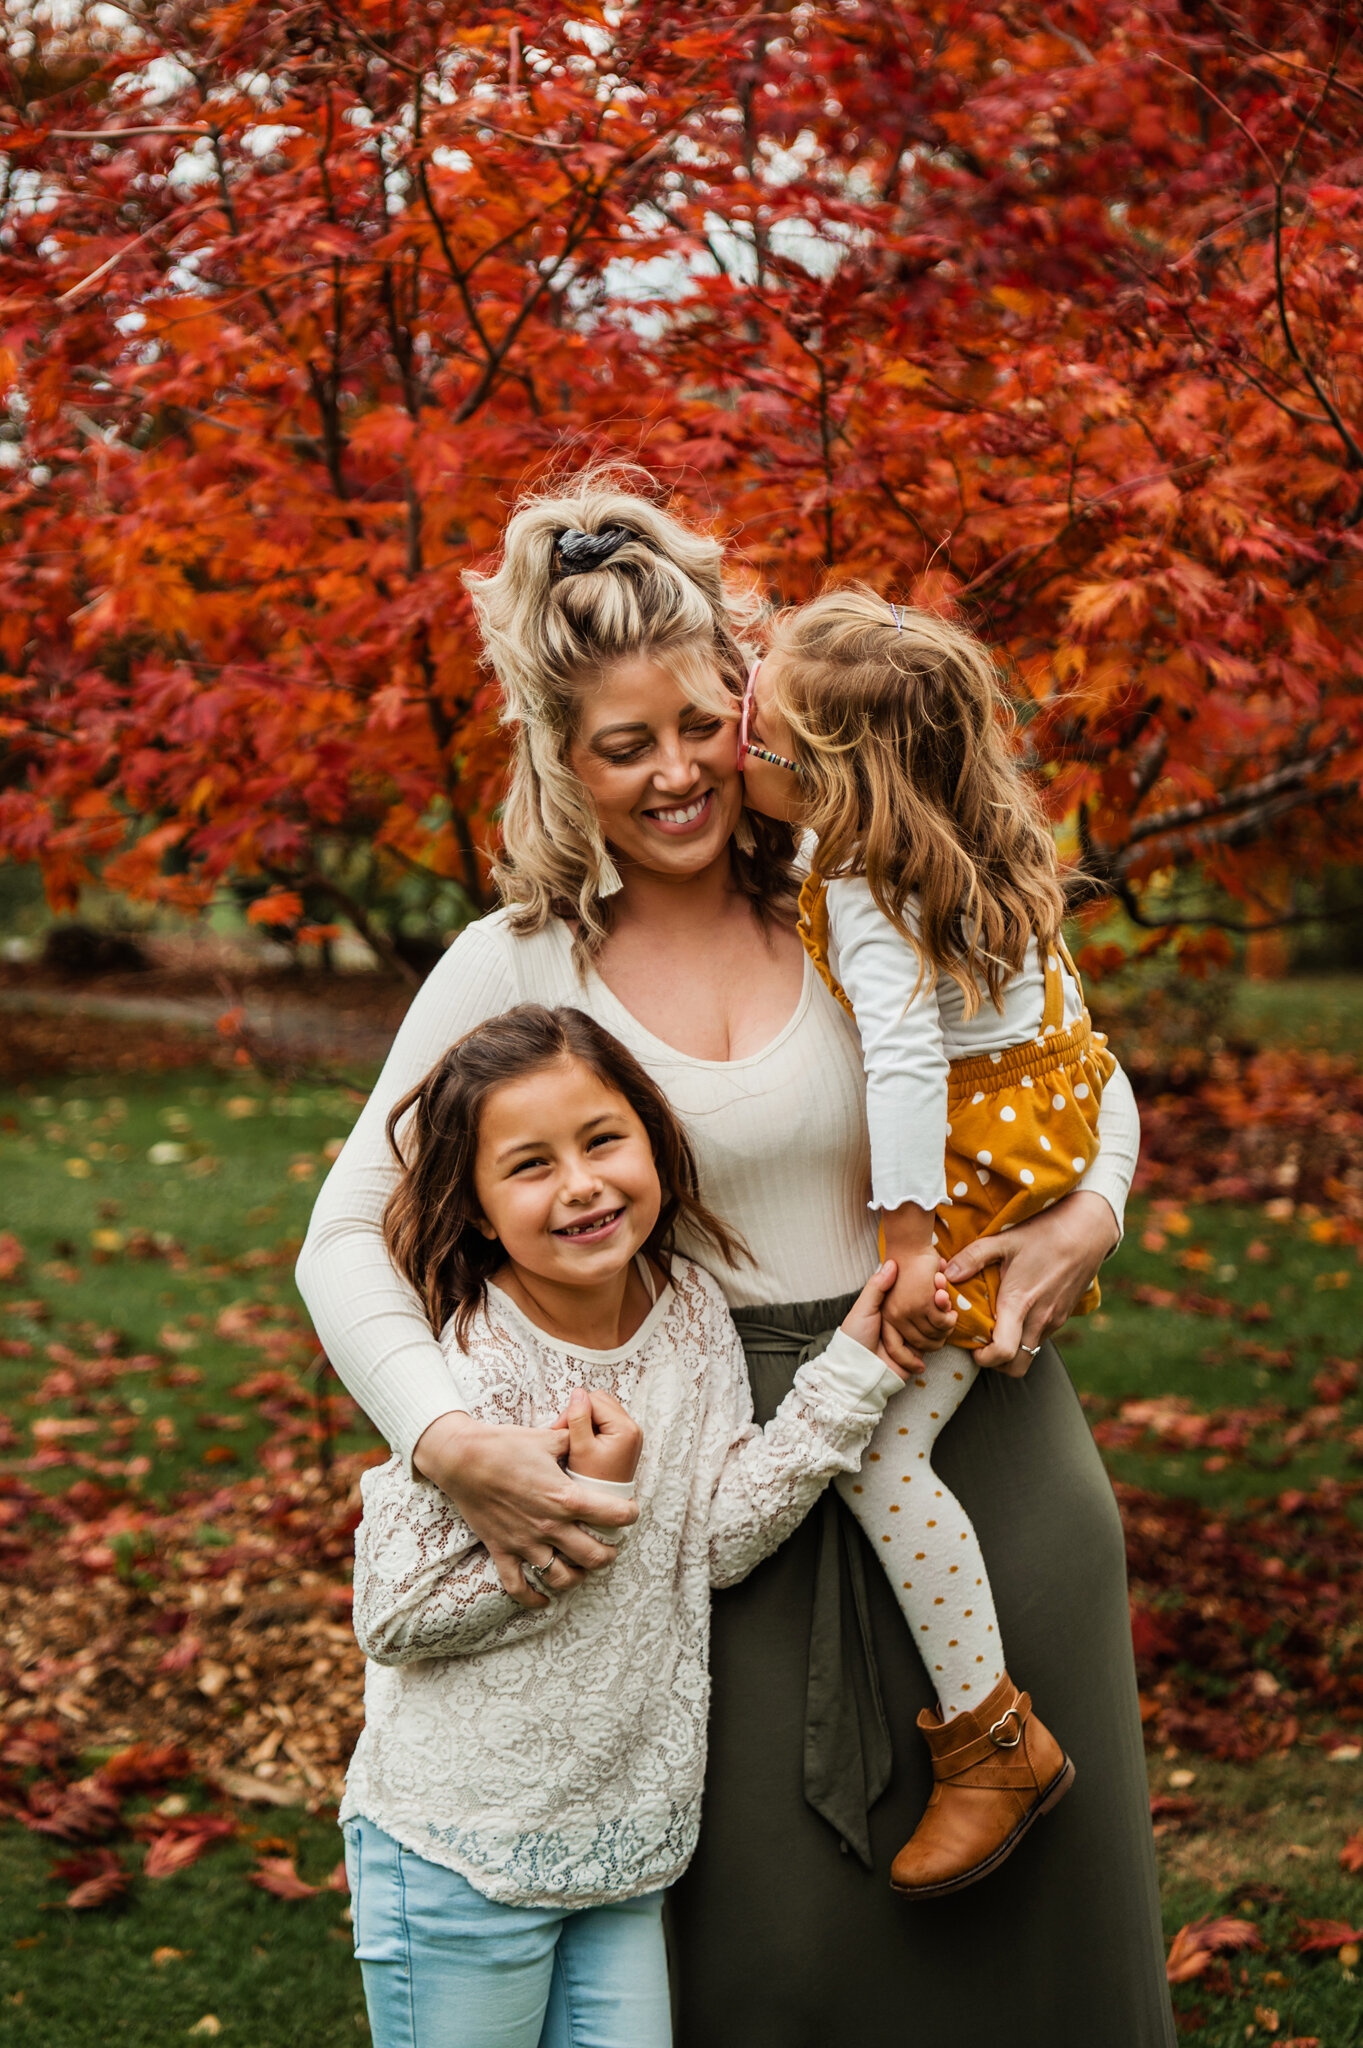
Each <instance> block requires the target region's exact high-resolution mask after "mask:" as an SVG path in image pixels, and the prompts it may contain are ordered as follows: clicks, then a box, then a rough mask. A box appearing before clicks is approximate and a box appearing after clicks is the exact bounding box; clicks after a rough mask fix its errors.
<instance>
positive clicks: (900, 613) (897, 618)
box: [885, 598, 908, 633]
mask: <svg viewBox="0 0 1363 2048" xmlns="http://www.w3.org/2000/svg"><path fill="white" fill-rule="evenodd" d="M885 602H886V603H887V604H889V603H890V601H889V599H888V598H886V600H885ZM907 610H908V606H907V605H906V604H891V605H890V614H891V617H892V618H893V619H894V629H895V631H896V633H902V632H903V630H904V614H905V612H906V611H907Z"/></svg>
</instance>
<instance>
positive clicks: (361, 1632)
mask: <svg viewBox="0 0 1363 2048" xmlns="http://www.w3.org/2000/svg"><path fill="white" fill-rule="evenodd" d="M497 1426H504V1425H494V1427H497ZM361 1484H362V1487H363V1492H364V1519H363V1521H362V1522H361V1523H360V1526H359V1528H358V1529H357V1530H356V1531H355V1637H356V1640H357V1642H358V1643H359V1646H360V1648H361V1649H362V1650H363V1651H364V1654H365V1656H366V1657H369V1658H372V1659H373V1661H374V1663H376V1664H415V1663H418V1662H420V1661H422V1660H423V1659H426V1658H430V1657H467V1656H470V1655H472V1654H473V1653H474V1652H475V1651H479V1650H491V1649H495V1648H496V1647H498V1646H499V1645H500V1644H502V1643H510V1642H517V1641H519V1640H520V1639H521V1637H523V1636H527V1635H535V1634H538V1633H539V1632H540V1631H542V1630H543V1629H545V1628H549V1627H552V1626H553V1625H554V1624H555V1623H556V1622H557V1620H558V1617H559V1613H560V1611H561V1609H560V1605H559V1602H558V1601H557V1600H555V1601H554V1602H553V1603H552V1604H550V1603H549V1602H541V1611H540V1612H535V1611H533V1610H531V1611H527V1610H526V1609H525V1608H524V1607H522V1606H520V1605H519V1604H518V1603H517V1602H516V1601H515V1600H513V1599H512V1598H511V1596H510V1594H509V1593H507V1592H505V1591H504V1590H503V1588H502V1584H501V1581H500V1579H499V1578H498V1576H497V1570H496V1567H495V1565H494V1564H493V1562H492V1559H491V1558H490V1557H489V1556H488V1553H487V1550H486V1549H485V1547H484V1546H483V1545H482V1544H481V1543H480V1542H479V1541H478V1539H477V1537H476V1536H475V1535H474V1533H473V1531H472V1529H471V1528H470V1527H469V1525H468V1523H467V1522H465V1521H464V1520H463V1518H462V1517H461V1516H460V1515H458V1514H456V1513H455V1511H454V1509H453V1508H452V1507H451V1505H450V1503H449V1501H448V1500H447V1499H446V1498H445V1495H444V1494H443V1493H441V1491H440V1489H439V1487H437V1486H432V1485H430V1484H429V1483H428V1482H427V1481H426V1480H423V1479H413V1478H412V1477H411V1475H410V1473H409V1472H408V1471H407V1469H406V1467H405V1465H404V1464H403V1463H402V1461H401V1460H400V1459H398V1458H394V1459H393V1460H392V1461H391V1462H390V1463H389V1464H387V1465H384V1466H381V1467H380V1468H379V1469H378V1470H377V1471H375V1472H369V1473H366V1474H365V1477H364V1479H363V1481H362V1482H361Z"/></svg>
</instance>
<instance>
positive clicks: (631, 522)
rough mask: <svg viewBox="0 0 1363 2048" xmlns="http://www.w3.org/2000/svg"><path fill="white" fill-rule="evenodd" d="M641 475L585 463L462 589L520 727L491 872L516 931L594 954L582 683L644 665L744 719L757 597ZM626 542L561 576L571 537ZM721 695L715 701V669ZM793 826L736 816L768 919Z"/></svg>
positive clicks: (595, 858) (609, 877) (542, 497)
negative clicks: (573, 750)
mask: <svg viewBox="0 0 1363 2048" xmlns="http://www.w3.org/2000/svg"><path fill="white" fill-rule="evenodd" d="M640 484H643V485H644V486H645V487H647V488H649V489H656V487H655V486H654V485H653V483H652V479H651V478H649V477H648V476H647V475H646V473H645V472H643V471H640V470H632V469H622V468H619V467H610V468H606V467H599V466H598V467H592V468H589V469H585V470H582V471H580V472H579V473H578V474H576V475H574V476H569V477H565V478H561V479H559V480H558V481H557V482H551V484H550V485H549V486H548V487H547V488H544V489H541V490H539V491H536V492H535V493H534V494H533V495H531V496H528V497H524V498H522V499H521V501H520V503H519V504H518V505H517V507H516V510H515V512H514V513H513V515H512V517H511V519H510V521H509V522H508V525H507V529H506V533H505V536H504V538H503V542H502V553H501V559H500V562H499V563H498V565H497V567H496V569H495V571H494V572H493V573H492V574H488V575H484V574H480V573H479V572H477V571H472V570H471V571H468V572H467V573H466V574H465V577H464V582H465V584H466V586H467V588H468V590H469V594H470V596H471V597H472V599H473V608H474V611H475V613H476V615H477V619H478V624H479V627H480V629H481V631H482V636H483V658H484V660H485V661H486V662H487V663H488V665H489V666H490V667H491V668H493V669H494V670H495V672H496V675H497V677H498V680H499V682H500V684H501V688H502V717H503V721H504V723H506V724H508V725H510V726H512V727H513V728H514V732H513V738H512V746H511V776H510V784H509V788H508V791H507V797H506V803H505V807H504V809H503V813H502V853H501V857H500V859H499V861H498V863H497V866H496V869H495V875H496V880H497V883H498V886H499V887H500V889H501V893H502V896H503V898H504V899H505V900H506V901H507V902H509V903H511V904H512V905H514V906H515V908H514V910H513V914H512V919H511V923H512V927H513V929H514V930H516V931H519V932H534V931H540V930H542V929H543V927H544V925H545V924H546V923H547V922H548V921H549V919H550V918H551V917H566V918H568V919H570V920H571V921H572V922H574V923H575V924H576V926H577V934H578V941H579V944H580V945H581V946H583V947H584V948H585V949H586V951H587V952H589V953H590V952H591V951H594V950H595V949H596V947H598V946H599V945H600V943H601V941H602V939H603V938H604V937H605V935H606V933H607V931H608V930H609V929H610V908H609V901H608V899H609V896H610V894H611V893H612V891H613V889H615V888H617V887H618V886H619V883H618V879H617V878H616V877H615V875H614V870H613V866H612V863H611V861H610V857H609V855H608V853H607V849H606V846H605V842H604V840H603V838H602V834H601V827H600V823H599V821H598V818H597V814H596V806H595V805H594V803H593V802H592V799H591V795H590V793H589V792H588V791H587V790H586V789H585V788H584V787H583V785H582V783H581V782H580V781H579V780H578V778H577V776H576V775H575V774H574V773H573V771H572V769H571V768H570V767H569V766H568V762H567V754H568V748H569V746H570V745H571V743H572V740H573V736H574V733H575V730H576V725H577V716H578V705H579V701H580V697H581V691H582V686H583V684H584V683H586V682H588V681H590V680H592V679H593V678H595V677H598V676H600V674H601V673H602V671H603V670H604V669H606V668H608V667H609V666H610V665H611V664H612V663H614V662H618V661H624V660H627V659H628V658H629V657H631V656H633V655H647V656H648V657H650V658H651V659H653V660H655V661H657V662H659V663H660V664H661V665H662V666H663V667H664V668H666V669H668V670H669V671H670V672H671V674H673V675H674V676H675V677H676V679H677V681H678V682H679V683H680V685H681V687H682V688H683V690H685V692H686V694H687V695H688V696H689V697H691V698H692V699H693V700H694V701H695V702H696V703H698V704H700V705H702V706H704V707H705V708H707V709H715V708H719V709H722V710H723V711H725V712H726V713H730V712H731V713H732V714H733V715H734V716H735V717H736V716H737V711H738V705H739V701H740V699H741V697H742V693H743V687H744V682H745V679H746V674H747V665H748V659H749V650H748V648H747V647H746V646H745V641H744V636H745V634H746V632H747V630H748V628H749V626H750V625H751V623H752V621H753V619H754V617H755V616H756V614H757V612H758V611H759V609H760V601H759V600H758V599H757V598H755V597H751V596H748V595H747V594H745V593H743V592H740V591H738V590H736V589H735V588H733V587H732V586H730V585H729V584H728V583H726V581H725V578H724V575H723V554H724V550H723V548H722V547H721V545H720V543H719V542H718V541H717V540H713V539H711V538H710V537H709V536H708V535H706V534H701V533H696V532H695V531H693V529H692V528H690V527H689V526H686V525H684V524H683V523H682V521H681V520H679V519H677V518H675V517H674V516H673V515H672V513H671V512H669V511H667V510H666V509H665V508H664V507H663V506H662V505H661V504H659V503H657V502H655V499H654V498H653V497H649V496H645V495H643V493H642V492H641V490H640V489H639V485H640ZM610 528H623V529H624V530H625V532H626V534H627V536H628V537H627V538H626V539H625V540H624V541H623V543H622V544H620V545H619V546H617V547H616V548H615V549H614V550H613V551H612V552H611V554H610V555H609V558H608V559H607V560H605V561H603V562H602V563H601V565H600V566H599V567H597V568H593V569H590V570H586V571H578V572H577V573H569V574H565V573H563V563H562V560H561V557H560V555H559V542H560V540H561V538H562V536H563V535H564V534H565V533H577V534H594V535H601V534H605V533H606V532H607V530H608V529H610ZM716 671H717V672H718V675H719V678H720V682H721V684H722V686H723V687H722V693H721V696H720V699H719V701H718V703H717V701H716V692H715V673H716ZM793 851H794V840H793V837H792V835H791V833H790V830H789V828H788V827H786V826H781V825H775V824H773V823H771V822H770V821H768V820H767V819H763V818H750V817H749V815H748V814H747V813H744V816H743V820H742V829H741V830H740V833H739V835H738V837H737V838H736V839H735V840H734V842H733V844H732V846H731V854H732V858H733V866H734V876H735V880H736V881H737V883H738V886H739V887H740V888H741V889H742V890H743V892H744V893H745V894H746V895H747V896H749V897H750V898H751V899H752V900H753V902H754V903H755V904H756V906H757V908H758V910H759V911H760V912H761V913H762V914H763V915H764V916H765V915H766V914H767V913H768V912H769V911H772V910H775V909H777V908H779V907H787V908H789V907H790V906H792V905H793V892H792V881H791V869H790V861H791V856H792V854H793Z"/></svg>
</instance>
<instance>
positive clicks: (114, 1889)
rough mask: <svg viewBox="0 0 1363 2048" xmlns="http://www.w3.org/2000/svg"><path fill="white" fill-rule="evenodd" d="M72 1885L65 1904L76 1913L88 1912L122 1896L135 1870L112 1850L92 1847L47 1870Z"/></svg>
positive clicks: (52, 1875)
mask: <svg viewBox="0 0 1363 2048" xmlns="http://www.w3.org/2000/svg"><path fill="white" fill-rule="evenodd" d="M48 1874H49V1876H51V1877H56V1878H60V1879H62V1880H63V1881H64V1882H65V1883H67V1884H70V1885H72V1886H73V1889H72V1890H71V1891H69V1892H68V1893H67V1894H66V1898H65V1900H64V1902H63V1903H64V1904H66V1905H68V1906H69V1907H70V1908H71V1910H72V1912H74V1913H88V1912H90V1911H91V1910H92V1909H93V1908H95V1907H97V1906H107V1905H110V1904H111V1903H112V1902H113V1901H114V1900H115V1899H121V1898H122V1897H123V1894H124V1893H125V1892H126V1891H127V1889H128V1886H129V1885H130V1884H131V1883H132V1872H131V1871H130V1870H128V1869H126V1868H125V1867H124V1865H123V1864H122V1863H121V1862H120V1861H119V1858H118V1856H117V1854H116V1852H115V1851H114V1850H113V1849H91V1850H89V1851H88V1853H87V1854H86V1855H84V1856H65V1857H63V1858H62V1860H61V1862H60V1863H54V1864H53V1866H52V1869H51V1871H50V1872H49V1873H48Z"/></svg>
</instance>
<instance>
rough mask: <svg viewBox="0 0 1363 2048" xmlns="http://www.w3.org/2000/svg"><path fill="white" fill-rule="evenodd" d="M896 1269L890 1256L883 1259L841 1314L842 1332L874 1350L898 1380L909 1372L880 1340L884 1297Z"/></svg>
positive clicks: (892, 1282) (892, 1284) (868, 1349)
mask: <svg viewBox="0 0 1363 2048" xmlns="http://www.w3.org/2000/svg"><path fill="white" fill-rule="evenodd" d="M897 1270H898V1269H897V1267H896V1265H895V1262H894V1260H893V1259H886V1260H885V1261H884V1263H883V1264H882V1265H879V1266H877V1267H876V1269H875V1272H874V1273H872V1275H871V1277H870V1279H869V1280H868V1281H867V1282H866V1285H865V1286H864V1287H863V1288H862V1290H861V1293H860V1294H859V1295H858V1296H857V1298H856V1300H855V1301H854V1302H853V1304H852V1306H851V1308H850V1309H849V1310H848V1311H847V1314H846V1315H845V1316H844V1317H843V1319H842V1329H843V1333H844V1335H845V1336H848V1337H851V1338H852V1339H853V1340H854V1341H855V1342H856V1343H858V1344H861V1345H863V1346H864V1347H865V1349H866V1350H867V1351H874V1352H875V1353H876V1354H877V1355H878V1357H879V1358H880V1359H881V1361H882V1363H883V1364H885V1365H888V1366H889V1368H890V1371H891V1372H897V1373H898V1374H899V1377H900V1379H901V1380H907V1379H908V1377H909V1375H908V1373H907V1372H905V1370H904V1368H903V1366H902V1365H899V1364H897V1363H896V1361H895V1360H894V1359H893V1358H891V1356H890V1354H889V1352H888V1351H887V1350H886V1349H885V1346H884V1345H883V1344H882V1343H881V1341H880V1332H881V1316H882V1312H883V1309H884V1305H885V1297H886V1295H887V1294H888V1293H889V1291H890V1289H891V1288H892V1287H893V1286H894V1283H895V1274H896V1272H897Z"/></svg>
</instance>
